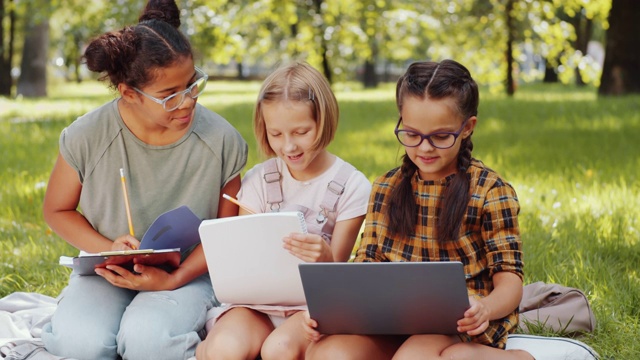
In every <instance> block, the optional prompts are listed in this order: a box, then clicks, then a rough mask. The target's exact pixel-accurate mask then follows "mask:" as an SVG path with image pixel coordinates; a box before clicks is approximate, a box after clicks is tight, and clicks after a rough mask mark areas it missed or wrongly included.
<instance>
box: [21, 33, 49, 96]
mask: <svg viewBox="0 0 640 360" xmlns="http://www.w3.org/2000/svg"><path fill="white" fill-rule="evenodd" d="M48 50H49V21H48V20H44V21H41V22H39V23H37V24H35V23H32V22H29V23H27V24H26V26H25V39H24V48H23V51H22V62H21V64H20V78H19V79H18V89H17V94H18V95H22V96H24V97H42V96H47V60H48V56H47V52H48Z"/></svg>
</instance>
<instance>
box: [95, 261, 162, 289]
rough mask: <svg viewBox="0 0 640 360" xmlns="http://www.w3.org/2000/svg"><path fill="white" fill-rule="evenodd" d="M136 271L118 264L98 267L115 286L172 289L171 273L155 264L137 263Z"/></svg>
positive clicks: (97, 271) (98, 272) (97, 270)
mask: <svg viewBox="0 0 640 360" xmlns="http://www.w3.org/2000/svg"><path fill="white" fill-rule="evenodd" d="M133 269H134V271H135V273H133V272H131V271H129V270H127V269H125V268H123V267H121V266H118V265H107V267H106V268H105V269H103V268H98V269H96V274H98V275H100V276H102V277H103V278H105V279H106V280H107V281H108V282H110V283H111V285H113V286H117V287H120V288H125V289H130V290H137V291H160V290H171V289H172V288H171V287H170V284H171V274H169V273H168V272H166V271H164V270H162V269H159V268H157V267H155V266H146V265H141V264H136V265H134V267H133Z"/></svg>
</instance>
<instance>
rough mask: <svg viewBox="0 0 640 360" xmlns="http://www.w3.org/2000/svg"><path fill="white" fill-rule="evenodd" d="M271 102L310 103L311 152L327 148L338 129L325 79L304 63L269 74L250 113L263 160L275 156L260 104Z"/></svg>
mask: <svg viewBox="0 0 640 360" xmlns="http://www.w3.org/2000/svg"><path fill="white" fill-rule="evenodd" d="M271 101H298V102H301V103H307V104H309V106H310V108H311V114H312V116H313V119H314V120H315V121H316V129H317V130H318V131H317V137H316V139H315V141H314V144H313V148H312V150H314V151H315V150H320V149H324V148H326V147H327V146H329V143H331V141H332V140H333V137H334V135H335V133H336V130H337V129H338V117H339V115H340V114H339V110H338V101H337V100H336V97H335V95H334V94H333V92H332V91H331V86H330V85H329V82H328V81H327V79H325V77H324V76H323V75H322V74H321V73H320V72H319V71H318V70H316V69H314V68H313V67H312V66H311V65H309V64H307V63H305V62H295V63H292V64H289V65H284V66H281V67H279V68H278V69H276V70H275V71H274V72H273V73H271V74H270V75H269V76H268V77H267V78H266V79H265V80H264V83H263V84H262V87H261V88H260V93H259V95H258V101H257V103H256V107H255V111H254V114H253V132H254V134H255V137H256V140H257V142H258V147H259V148H260V151H261V152H262V154H263V155H265V156H266V157H272V156H275V155H276V153H275V152H274V151H273V149H272V148H271V146H269V140H268V138H267V131H266V126H265V123H264V116H263V115H262V104H263V103H264V102H271Z"/></svg>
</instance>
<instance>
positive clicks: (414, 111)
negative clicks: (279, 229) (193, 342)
mask: <svg viewBox="0 0 640 360" xmlns="http://www.w3.org/2000/svg"><path fill="white" fill-rule="evenodd" d="M396 102H397V106H398V110H399V112H400V118H399V120H398V124H397V126H396V130H395V134H396V136H397V138H398V141H399V142H400V143H401V144H402V145H403V146H404V148H405V155H404V156H403V161H402V165H401V166H400V167H398V168H395V169H393V170H391V171H389V172H387V173H386V174H384V175H383V176H381V177H379V178H378V179H377V180H376V181H375V182H374V184H373V189H372V193H371V197H370V200H369V208H368V210H367V215H366V219H365V232H364V235H363V238H362V242H361V243H360V246H359V248H358V251H357V254H356V259H355V261H360V262H369V261H376V262H384V261H460V262H462V263H463V264H464V270H465V276H466V279H467V288H468V292H469V298H470V304H471V306H470V308H469V309H468V310H467V311H466V312H465V314H464V317H463V318H462V319H460V320H459V321H458V332H459V333H458V334H457V335H456V336H450V335H436V334H415V335H410V336H366V335H329V336H325V337H323V336H322V335H321V334H319V333H318V332H317V331H316V330H315V327H316V326H317V323H316V322H315V321H314V320H312V319H307V321H306V323H305V327H304V328H305V331H306V333H307V337H308V338H309V339H310V340H312V341H313V343H312V345H311V346H310V347H309V348H308V351H307V358H308V359H338V358H349V359H369V360H370V359H389V358H394V359H405V358H420V359H474V360H477V359H492V360H496V359H533V357H532V356H531V355H530V354H529V353H527V352H525V351H520V350H508V351H505V350H503V349H504V348H505V345H506V340H507V335H508V334H509V333H511V332H513V331H515V329H516V327H517V323H518V312H517V309H518V305H519V303H520V298H521V297H522V278H523V262H522V244H521V241H520V233H519V229H518V218H517V215H518V212H519V210H520V208H519V205H518V199H517V196H516V193H515V191H514V189H513V188H512V187H511V186H510V185H509V184H508V183H506V182H505V181H504V180H502V178H501V177H500V176H499V175H498V174H497V173H495V172H494V171H493V170H491V169H489V168H488V167H486V166H485V165H484V164H483V163H482V162H480V161H478V160H475V159H474V158H472V156H471V150H472V149H473V144H472V142H471V134H472V133H473V130H474V128H475V125H476V122H477V110H478V102H479V95H478V87H477V84H476V83H475V81H474V80H473V79H472V78H471V75H470V73H469V71H468V70H467V69H466V68H465V67H464V66H462V65H461V64H459V63H457V62H455V61H452V60H445V61H442V62H440V63H435V62H418V63H414V64H412V65H411V66H410V67H409V68H408V70H407V72H406V73H405V74H404V75H403V76H402V77H400V79H399V80H398V84H397V88H396ZM354 286H357V284H354ZM380 288H381V291H384V284H380ZM380 311H384V309H380Z"/></svg>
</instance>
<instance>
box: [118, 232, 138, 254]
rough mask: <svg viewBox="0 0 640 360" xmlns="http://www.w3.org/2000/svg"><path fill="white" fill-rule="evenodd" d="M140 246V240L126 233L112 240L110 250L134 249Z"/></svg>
mask: <svg viewBox="0 0 640 360" xmlns="http://www.w3.org/2000/svg"><path fill="white" fill-rule="evenodd" d="M139 247H140V241H138V239H136V238H134V237H133V236H131V235H129V234H126V235H122V236H119V237H118V238H117V239H115V240H114V241H113V244H112V245H111V250H113V251H116V250H136V249H138V248H139Z"/></svg>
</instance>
